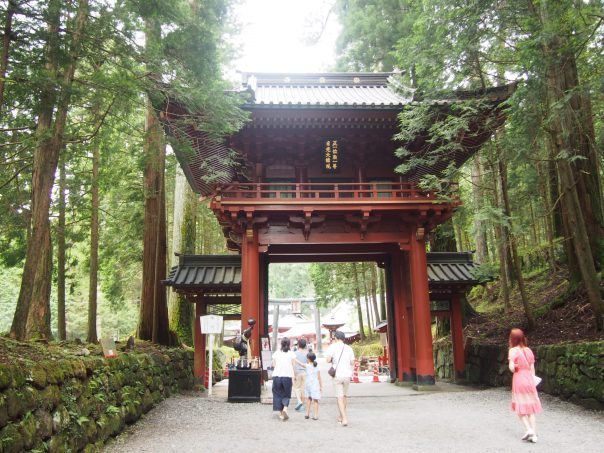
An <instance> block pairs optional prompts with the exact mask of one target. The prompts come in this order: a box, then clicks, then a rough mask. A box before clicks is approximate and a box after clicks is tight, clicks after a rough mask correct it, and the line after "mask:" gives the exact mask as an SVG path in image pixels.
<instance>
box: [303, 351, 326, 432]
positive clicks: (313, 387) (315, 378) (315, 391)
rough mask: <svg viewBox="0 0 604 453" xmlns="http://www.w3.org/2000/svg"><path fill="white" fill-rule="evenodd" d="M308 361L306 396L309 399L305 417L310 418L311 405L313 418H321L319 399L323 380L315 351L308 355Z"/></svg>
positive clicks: (305, 385)
mask: <svg viewBox="0 0 604 453" xmlns="http://www.w3.org/2000/svg"><path fill="white" fill-rule="evenodd" d="M306 358H307V360H308V363H307V364H306V382H305V384H304V397H305V398H306V399H307V400H308V402H307V404H306V415H305V416H304V418H306V419H309V418H310V406H311V405H312V407H313V413H314V416H313V418H312V419H313V420H319V400H320V399H321V393H323V381H322V380H321V373H320V372H319V368H317V356H316V355H315V353H314V352H309V353H308V354H307V355H306Z"/></svg>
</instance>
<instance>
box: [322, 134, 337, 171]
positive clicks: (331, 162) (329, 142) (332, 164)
mask: <svg viewBox="0 0 604 453" xmlns="http://www.w3.org/2000/svg"><path fill="white" fill-rule="evenodd" d="M322 156H323V165H322V167H323V171H324V172H326V173H337V172H338V171H340V166H341V164H342V151H341V148H340V140H338V139H335V138H326V139H325V140H323V150H322Z"/></svg>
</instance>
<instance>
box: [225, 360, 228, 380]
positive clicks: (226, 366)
mask: <svg viewBox="0 0 604 453" xmlns="http://www.w3.org/2000/svg"><path fill="white" fill-rule="evenodd" d="M224 377H225V378H228V377H229V364H228V363H225V364H224Z"/></svg>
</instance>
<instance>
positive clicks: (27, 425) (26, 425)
mask: <svg viewBox="0 0 604 453" xmlns="http://www.w3.org/2000/svg"><path fill="white" fill-rule="evenodd" d="M36 432H37V426H36V418H35V417H34V414H32V413H31V412H28V413H27V414H25V416H24V417H23V420H21V423H19V433H20V434H21V438H22V439H23V446H24V447H25V448H26V449H28V450H29V449H30V448H31V447H33V445H34V442H35V441H36Z"/></svg>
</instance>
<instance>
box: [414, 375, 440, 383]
mask: <svg viewBox="0 0 604 453" xmlns="http://www.w3.org/2000/svg"><path fill="white" fill-rule="evenodd" d="M416 382H417V385H434V384H436V379H434V376H432V375H421V374H418V375H417V380H416Z"/></svg>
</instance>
